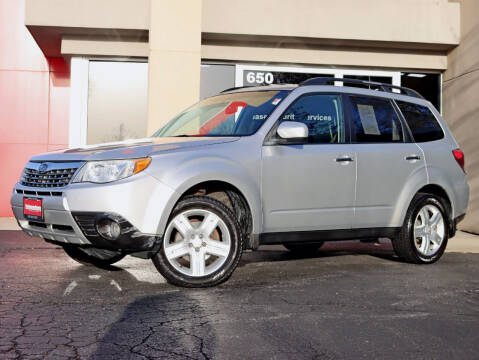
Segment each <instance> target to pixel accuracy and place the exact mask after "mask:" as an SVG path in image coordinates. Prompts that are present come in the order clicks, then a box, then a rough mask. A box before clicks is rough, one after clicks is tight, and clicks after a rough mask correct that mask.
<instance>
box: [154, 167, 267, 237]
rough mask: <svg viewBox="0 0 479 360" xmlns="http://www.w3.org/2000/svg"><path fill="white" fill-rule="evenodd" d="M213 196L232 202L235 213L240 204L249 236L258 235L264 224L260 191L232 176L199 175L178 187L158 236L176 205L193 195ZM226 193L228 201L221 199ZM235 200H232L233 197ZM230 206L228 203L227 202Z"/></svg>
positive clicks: (164, 215) (164, 213)
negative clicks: (243, 210)
mask: <svg viewBox="0 0 479 360" xmlns="http://www.w3.org/2000/svg"><path fill="white" fill-rule="evenodd" d="M202 193H203V194H206V195H213V196H211V197H213V198H215V199H216V200H219V201H222V202H224V203H225V200H227V201H229V202H230V207H232V208H233V211H234V212H235V210H237V209H235V203H234V202H235V201H238V202H240V204H239V207H243V208H244V209H245V210H246V214H245V216H246V217H247V220H246V224H243V225H245V227H246V230H245V231H246V232H248V234H258V233H259V232H260V230H259V229H260V228H261V224H262V213H261V203H260V194H259V189H255V187H254V186H253V185H252V184H248V183H245V182H241V181H238V179H234V178H232V177H230V176H206V175H204V174H203V175H199V176H196V177H193V178H189V179H188V180H187V181H185V182H183V183H182V184H181V185H179V186H177V187H176V190H175V192H174V194H173V196H171V198H170V199H169V201H168V203H167V204H166V205H165V207H164V212H163V216H162V217H161V219H160V222H159V224H158V230H157V234H161V235H163V233H164V231H165V229H166V225H167V222H168V219H169V216H170V214H171V212H172V211H173V209H174V207H175V206H176V204H177V203H178V202H179V201H180V200H181V199H182V198H183V197H185V196H188V195H193V194H202ZM220 193H224V194H226V196H227V199H224V198H221V194H220ZM234 194H237V196H235V199H232V196H234ZM226 205H227V206H228V203H227V202H226Z"/></svg>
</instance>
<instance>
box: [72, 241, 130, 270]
mask: <svg viewBox="0 0 479 360" xmlns="http://www.w3.org/2000/svg"><path fill="white" fill-rule="evenodd" d="M63 250H65V253H66V254H67V255H68V256H69V257H71V258H72V259H73V260H75V261H77V262H79V263H80V264H83V265H88V266H96V267H98V268H108V267H109V266H110V265H112V264H114V263H116V262H118V261H120V260H121V259H123V258H124V257H125V255H124V254H122V253H120V252H117V251H112V250H104V249H96V248H80V247H78V246H74V245H64V246H63Z"/></svg>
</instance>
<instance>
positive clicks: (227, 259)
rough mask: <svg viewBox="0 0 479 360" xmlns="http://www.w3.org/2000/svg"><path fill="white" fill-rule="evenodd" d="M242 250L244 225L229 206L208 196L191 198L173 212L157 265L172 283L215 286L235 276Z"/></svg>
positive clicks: (186, 285) (177, 206)
mask: <svg viewBox="0 0 479 360" xmlns="http://www.w3.org/2000/svg"><path fill="white" fill-rule="evenodd" d="M242 249H243V238H242V236H241V231H240V226H239V224H238V221H237V219H236V218H235V216H234V215H233V213H232V212H231V210H230V209H229V208H228V207H227V206H226V205H224V204H223V203H222V202H220V201H217V200H215V199H212V198H210V197H207V196H188V197H185V198H184V199H183V200H181V201H180V202H179V203H178V204H177V205H176V206H175V208H174V209H173V212H172V214H171V216H170V219H169V221H168V224H167V227H166V231H165V235H164V237H163V244H162V247H161V249H160V251H159V252H158V254H156V255H155V256H154V257H153V263H154V264H155V266H156V268H157V269H158V271H159V272H160V273H161V275H163V276H164V277H165V278H166V280H168V282H170V283H172V284H175V285H179V286H184V287H207V286H214V285H218V284H220V283H222V282H224V281H226V280H227V279H228V278H229V277H230V276H231V274H232V273H233V271H234V270H235V268H236V266H237V265H238V263H239V260H240V258H241V254H242V251H243V250H242Z"/></svg>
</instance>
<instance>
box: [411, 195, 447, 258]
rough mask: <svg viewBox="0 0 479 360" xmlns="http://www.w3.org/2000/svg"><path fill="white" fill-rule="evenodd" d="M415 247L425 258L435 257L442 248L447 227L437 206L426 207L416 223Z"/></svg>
mask: <svg viewBox="0 0 479 360" xmlns="http://www.w3.org/2000/svg"><path fill="white" fill-rule="evenodd" d="M413 231H414V245H415V246H416V249H417V251H418V252H419V253H420V254H421V255H424V256H433V255H435V254H436V253H437V252H438V250H439V249H440V248H441V244H442V242H443V240H444V237H445V231H446V226H445V222H444V218H443V216H442V213H441V211H440V210H439V208H438V207H437V206H435V205H431V204H427V205H424V206H423V207H422V208H421V209H420V210H419V212H418V213H417V215H416V219H415V221H414V229H413Z"/></svg>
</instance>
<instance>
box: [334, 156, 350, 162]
mask: <svg viewBox="0 0 479 360" xmlns="http://www.w3.org/2000/svg"><path fill="white" fill-rule="evenodd" d="M351 161H353V158H352V157H349V156H341V157H338V158H336V162H340V163H345V162H351Z"/></svg>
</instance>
